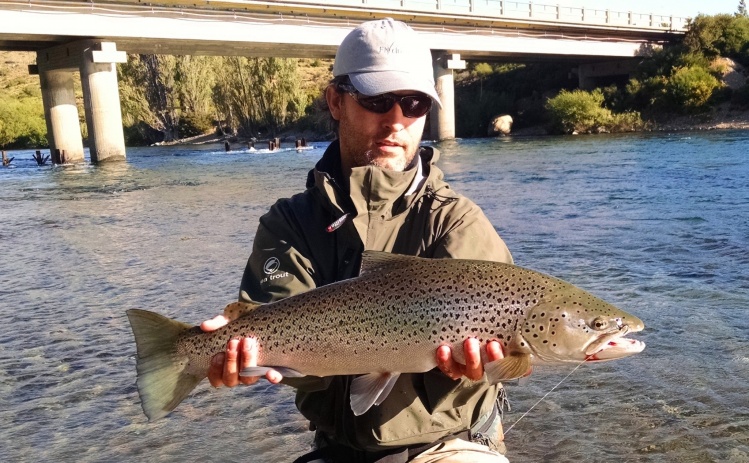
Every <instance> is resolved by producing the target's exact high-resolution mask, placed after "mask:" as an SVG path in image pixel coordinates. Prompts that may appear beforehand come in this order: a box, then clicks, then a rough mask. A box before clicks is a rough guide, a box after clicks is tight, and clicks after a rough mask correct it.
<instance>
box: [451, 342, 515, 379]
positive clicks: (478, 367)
mask: <svg viewBox="0 0 749 463" xmlns="http://www.w3.org/2000/svg"><path fill="white" fill-rule="evenodd" d="M463 352H464V354H465V362H466V363H465V365H462V364H460V363H458V362H457V361H456V360H455V359H454V358H453V356H452V349H450V346H440V347H438V348H437V367H439V369H440V370H442V373H444V374H446V375H447V376H449V377H450V378H452V379H460V378H462V377H463V376H465V377H467V378H469V379H472V380H474V381H477V380H479V379H481V378H482V377H483V376H484V365H483V363H481V343H479V340H478V339H476V338H468V339H466V340H465V341H463ZM502 358H504V353H503V352H502V346H501V345H500V344H499V342H497V341H489V342H488V343H486V362H487V363H488V362H493V361H494V360H499V359H502Z"/></svg>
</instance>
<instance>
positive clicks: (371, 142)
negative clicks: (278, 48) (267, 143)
mask: <svg viewBox="0 0 749 463" xmlns="http://www.w3.org/2000/svg"><path fill="white" fill-rule="evenodd" d="M333 75H334V79H333V81H332V82H331V84H330V85H329V86H328V88H327V89H326V92H325V97H326V101H327V104H328V107H329V110H330V113H331V116H332V118H333V119H334V120H335V121H336V122H337V124H338V139H337V140H336V141H334V142H333V143H332V144H331V145H330V146H329V147H328V149H327V150H326V152H325V154H324V155H323V157H322V158H321V159H320V161H319V162H318V163H317V165H316V166H315V169H313V170H312V171H311V172H310V174H309V177H308V180H307V190H306V191H305V192H303V193H300V194H298V195H295V196H294V197H292V198H290V199H282V200H280V201H278V202H277V203H276V204H275V205H274V206H273V207H272V208H271V210H270V211H269V212H268V213H267V214H266V215H264V216H263V217H262V218H261V219H260V225H259V227H258V230H257V234H256V236H255V241H254V245H253V250H252V254H251V256H250V259H249V261H248V264H247V268H246V269H245V273H244V276H243V278H242V284H241V289H240V300H255V301H262V302H268V301H273V300H278V299H281V298H284V297H288V296H291V295H293V294H297V293H300V292H303V291H307V290H309V289H311V288H314V287H317V286H321V285H325V284H329V283H332V282H334V281H339V280H342V279H346V278H351V277H353V276H356V275H357V274H358V267H359V262H360V259H361V253H362V252H363V251H364V250H379V251H388V252H393V253H398V254H411V255H418V256H423V257H430V258H449V257H453V258H464V259H485V260H496V261H502V262H512V257H511V256H510V253H509V251H508V250H507V247H506V246H505V244H504V242H503V241H502V240H501V239H500V238H499V236H498V235H497V233H496V231H495V230H494V227H493V226H492V225H491V224H490V223H489V221H488V219H487V218H486V217H485V216H484V214H483V212H482V211H481V210H480V209H479V208H478V206H476V205H475V204H474V203H472V202H471V201H469V200H468V199H466V198H465V197H463V196H460V195H458V194H457V193H455V192H454V191H452V190H451V189H450V187H449V186H448V185H447V184H446V183H445V182H444V181H443V180H442V177H443V175H442V172H441V171H440V170H439V169H438V168H437V167H436V166H435V165H434V162H435V161H436V160H437V158H438V153H437V151H436V150H433V149H430V148H420V147H419V143H420V141H421V135H422V132H423V130H424V123H425V120H426V114H427V113H428V111H429V109H430V108H431V105H432V103H433V102H434V103H437V104H440V101H439V97H438V96H437V94H436V92H435V90H434V78H433V76H432V63H431V53H430V52H429V49H428V48H427V47H425V46H423V45H421V43H420V42H419V38H418V35H417V34H416V33H415V32H414V31H413V30H412V29H411V28H409V27H408V26H407V25H405V24H404V23H402V22H398V21H393V20H392V19H385V20H378V21H370V22H366V23H364V24H362V25H361V26H359V27H357V28H356V29H354V30H353V31H352V32H351V33H350V34H349V35H348V36H347V37H346V38H345V39H344V40H343V42H342V43H341V46H340V47H339V49H338V53H337V54H336V59H335V64H334V67H333ZM271 275H272V276H273V278H271V277H270V276H271ZM227 321H228V319H227V318H226V317H224V316H219V317H216V318H214V319H213V320H208V321H206V322H204V323H203V325H202V326H203V329H204V330H213V329H216V328H217V327H219V326H222V325H223V324H225V323H226V322H227ZM464 349H465V351H466V360H465V362H466V363H465V365H462V364H459V363H458V362H456V361H455V360H454V359H453V358H452V355H451V351H450V348H449V347H447V346H443V347H440V348H439V349H438V350H437V352H436V353H435V355H436V357H437V363H438V366H439V369H435V370H433V371H430V372H427V373H423V374H402V375H401V377H400V378H399V379H398V381H397V382H396V384H395V387H394V389H393V390H392V391H391V393H390V394H389V395H388V397H387V399H386V400H385V401H384V402H383V403H382V404H380V405H378V406H375V407H373V408H372V409H370V410H369V411H368V412H366V413H364V414H363V415H361V416H354V415H353V413H352V411H351V408H350V403H349V394H348V387H349V385H350V381H351V377H348V376H341V377H332V378H330V377H328V378H311V379H308V378H300V379H283V378H282V376H281V375H280V374H279V373H278V372H275V371H271V372H269V373H268V374H267V375H266V377H267V379H268V380H269V381H271V382H273V383H277V382H280V381H283V382H284V383H287V384H290V385H292V386H294V387H296V388H297V389H298V392H297V400H296V403H297V407H298V408H299V410H300V411H301V413H302V414H303V415H304V416H305V417H306V418H308V419H309V420H310V423H311V428H312V429H315V430H316V431H317V432H316V439H315V441H316V444H317V447H318V450H317V451H315V452H313V453H312V454H309V455H307V456H305V457H302V458H300V459H299V460H298V461H300V462H301V461H334V462H346V463H348V462H355V461H362V462H375V461H379V462H401V461H402V462H405V461H414V462H419V463H425V462H432V461H440V462H443V463H448V462H458V461H461V462H473V463H480V462H484V461H485V462H497V463H500V462H506V461H507V460H506V459H505V457H504V456H502V455H501V454H500V453H498V452H497V451H496V450H497V449H499V450H503V449H504V445H503V444H502V442H501V439H502V431H501V420H500V418H499V416H498V409H497V405H496V404H497V403H498V402H499V400H498V396H499V394H500V392H501V386H492V385H489V384H488V383H487V382H486V380H485V379H484V378H483V373H484V372H483V366H482V363H481V350H482V349H485V351H486V354H487V358H488V360H489V361H491V360H495V359H498V358H501V357H502V352H501V347H500V346H499V343H497V342H490V343H488V344H487V345H486V346H480V345H479V343H478V341H477V340H476V339H467V340H466V341H465V343H464ZM256 358H257V347H256V345H255V343H254V340H252V339H243V340H232V341H230V342H229V344H228V346H227V350H226V352H225V353H222V354H218V355H217V356H216V357H215V358H214V361H213V363H212V366H211V370H210V372H209V379H210V381H211V384H212V385H214V386H216V387H218V386H221V385H226V386H236V385H237V384H239V383H244V384H252V383H254V382H255V381H257V380H258V378H241V377H238V375H237V372H238V371H239V370H241V369H242V368H244V367H246V366H250V365H254V363H255V361H256ZM502 397H504V396H502ZM316 458H321V460H316Z"/></svg>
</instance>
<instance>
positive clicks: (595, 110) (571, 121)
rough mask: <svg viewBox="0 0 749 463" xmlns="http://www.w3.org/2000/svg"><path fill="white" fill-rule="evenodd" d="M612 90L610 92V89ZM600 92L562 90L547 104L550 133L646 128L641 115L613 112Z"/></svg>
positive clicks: (624, 130) (626, 130) (634, 112)
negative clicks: (607, 106) (605, 104)
mask: <svg viewBox="0 0 749 463" xmlns="http://www.w3.org/2000/svg"><path fill="white" fill-rule="evenodd" d="M610 91H611V89H610ZM603 104H604V94H603V92H602V91H601V90H600V89H596V90H593V91H592V92H586V91H584V90H573V91H567V90H562V91H561V92H560V93H559V94H558V95H557V96H555V97H554V98H549V100H548V101H547V102H546V109H547V111H548V112H549V118H550V120H551V125H552V126H551V130H552V131H553V132H557V133H560V132H561V133H573V132H577V133H598V132H631V131H633V130H637V129H641V128H643V127H644V125H645V124H644V123H643V121H642V117H641V116H640V113H639V112H636V111H627V112H623V113H612V112H611V110H609V109H607V108H604V107H603Z"/></svg>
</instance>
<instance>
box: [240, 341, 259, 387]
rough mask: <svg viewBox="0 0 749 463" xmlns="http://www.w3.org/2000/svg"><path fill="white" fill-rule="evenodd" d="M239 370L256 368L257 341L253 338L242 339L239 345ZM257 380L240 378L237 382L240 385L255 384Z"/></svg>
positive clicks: (245, 377)
mask: <svg viewBox="0 0 749 463" xmlns="http://www.w3.org/2000/svg"><path fill="white" fill-rule="evenodd" d="M239 350H240V356H239V358H240V369H239V371H242V370H244V369H245V368H248V367H254V366H257V341H255V338H244V339H242V342H241V343H240V347H239ZM258 379H260V378H259V377H257V376H240V377H239V381H240V382H241V383H242V384H255V383H256V382H257V381H258Z"/></svg>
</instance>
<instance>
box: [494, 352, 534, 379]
mask: <svg viewBox="0 0 749 463" xmlns="http://www.w3.org/2000/svg"><path fill="white" fill-rule="evenodd" d="M530 369H531V356H530V355H511V356H509V357H505V358H503V359H499V360H495V361H493V362H489V363H487V364H486V365H484V371H485V372H486V377H487V378H488V379H489V382H490V383H492V384H496V383H499V382H501V381H508V380H511V379H516V378H520V377H522V376H525V375H526V374H527V373H528V371H530Z"/></svg>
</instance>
